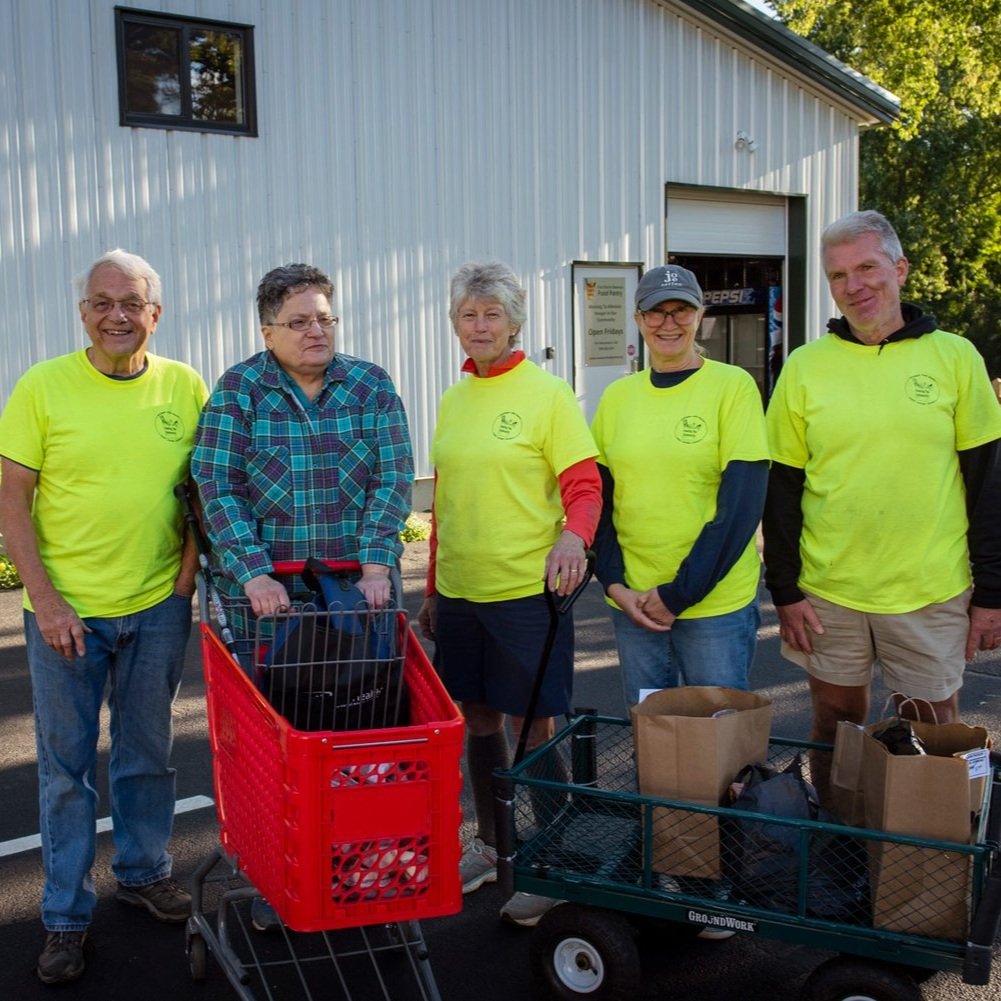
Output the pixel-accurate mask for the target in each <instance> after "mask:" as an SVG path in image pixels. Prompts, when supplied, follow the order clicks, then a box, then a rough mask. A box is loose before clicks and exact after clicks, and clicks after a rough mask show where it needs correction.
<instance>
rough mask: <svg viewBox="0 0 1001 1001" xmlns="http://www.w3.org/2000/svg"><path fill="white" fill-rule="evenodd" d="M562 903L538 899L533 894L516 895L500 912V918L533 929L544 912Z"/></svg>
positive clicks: (551, 899)
mask: <svg viewBox="0 0 1001 1001" xmlns="http://www.w3.org/2000/svg"><path fill="white" fill-rule="evenodd" d="M559 903H562V901H560V900H557V899H556V898H555V897H540V896H538V894H535V893H516V894H515V895H514V896H513V897H512V898H511V899H510V900H509V901H508V902H507V903H506V904H505V905H504V906H503V907H502V908H501V910H500V916H501V917H502V918H503V919H504V920H505V921H510V922H512V924H516V925H521V926H522V927H523V928H534V927H535V926H536V925H537V924H538V923H539V919H540V918H541V917H542V915H543V914H545V913H546V911H550V910H552V909H553V908H554V907H555V906H556V905H557V904H559Z"/></svg>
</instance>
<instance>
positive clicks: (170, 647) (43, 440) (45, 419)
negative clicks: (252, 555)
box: [0, 250, 207, 984]
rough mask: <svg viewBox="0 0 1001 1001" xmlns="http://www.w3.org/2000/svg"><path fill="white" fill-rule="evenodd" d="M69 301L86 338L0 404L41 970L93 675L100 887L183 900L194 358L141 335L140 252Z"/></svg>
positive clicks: (86, 817) (70, 882)
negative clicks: (180, 864)
mask: <svg viewBox="0 0 1001 1001" xmlns="http://www.w3.org/2000/svg"><path fill="white" fill-rule="evenodd" d="M79 310H80V319H81V321H82V322H83V326H84V329H85V330H86V331H87V335H88V336H89V338H90V346H89V347H87V348H86V349H85V350H81V351H75V352H73V353H71V354H68V355H63V356H61V357H59V358H52V359H50V360H48V361H43V362H40V363H39V364H37V365H35V366H33V367H32V368H31V369H29V370H28V372H27V373H25V375H24V376H22V378H21V379H20V380H19V382H18V383H17V385H16V386H15V387H14V391H13V393H12V394H11V398H10V401H9V402H8V404H7V407H6V409H5V410H4V413H3V416H2V418H0V455H2V478H0V529H2V531H3V535H4V541H5V542H6V544H7V549H8V551H9V553H10V556H11V558H12V560H13V561H14V563H15V565H16V566H17V569H18V572H19V574H20V576H21V579H22V580H23V581H24V586H25V596H24V608H25V611H24V628H25V641H26V646H27V653H28V667H29V669H30V672H31V685H32V692H33V698H34V708H35V733H36V741H37V748H38V776H39V810H40V831H41V836H42V862H43V865H44V867H45V877H46V878H45V891H44V894H43V897H42V923H43V924H44V926H45V929H46V931H47V933H48V934H47V936H46V941H45V946H44V948H43V950H42V953H41V955H40V956H39V958H38V966H37V972H38V976H39V978H40V979H41V980H42V981H43V982H44V983H47V984H58V983H65V982H67V981H71V980H76V979H77V978H78V977H79V976H80V975H81V974H82V973H83V971H84V954H83V947H84V941H85V939H86V937H87V928H88V926H89V924H90V920H91V916H92V913H93V910H94V906H95V904H96V902H97V895H96V893H95V890H94V879H93V876H92V875H91V867H92V865H93V862H94V854H95V840H96V839H95V822H96V820H97V793H96V792H95V789H94V785H95V781H96V777H95V771H96V768H97V743H98V737H99V735H100V709H101V703H102V700H103V698H104V693H105V688H106V687H107V689H108V691H109V694H108V706H109V709H110V733H111V756H110V761H109V766H108V773H109V785H110V790H111V795H110V798H111V813H112V823H113V836H114V842H115V855H114V858H113V859H112V863H111V867H112V871H113V872H114V874H115V877H116V879H117V880H118V891H117V897H118V899H119V900H120V901H122V902H124V903H127V904H131V905H133V906H136V907H142V908H144V909H145V910H147V911H149V913H150V914H151V915H152V916H153V917H155V918H157V919H158V920H160V921H167V922H176V923H183V922H184V921H186V920H187V917H188V915H189V913H190V911H191V897H190V895H189V894H188V892H187V891H186V890H185V889H183V888H182V887H180V886H179V885H178V884H177V883H175V882H174V881H173V880H172V879H171V878H170V874H171V864H172V859H171V856H170V855H169V854H168V852H167V843H168V840H169V838H170V833H171V827H172V824H173V815H174V770H173V768H171V767H170V766H169V761H170V751H171V744H172V730H171V705H172V703H173V700H174V697H175V696H176V694H177V690H178V687H179V686H180V682H181V672H182V670H183V666H184V652H185V647H186V645H187V640H188V635H189V633H190V630H191V595H192V594H193V592H194V575H195V566H196V563H195V553H194V550H193V549H190V548H189V549H187V550H183V547H182V539H183V524H184V523H183V518H182V512H181V510H180V506H179V504H178V502H177V500H176V498H175V496H174V493H173V490H174V487H175V486H177V485H178V484H179V483H183V482H184V481H185V480H186V479H187V477H188V460H189V455H190V452H191V445H192V441H193V440H194V434H195V428H196V426H197V423H198V414H199V411H200V410H201V407H202V404H203V403H204V402H205V397H206V395H207V392H206V388H205V383H204V382H203V381H202V378H201V376H199V375H198V373H197V372H195V371H194V370H193V369H191V368H189V367H188V366H187V365H184V364H182V363H181V362H176V361H168V360H167V359H164V358H160V357H158V356H156V355H153V354H151V353H150V352H149V351H148V350H147V348H148V346H149V341H150V338H151V337H152V336H153V333H154V331H155V330H156V326H157V323H158V322H159V319H160V313H161V306H160V278H159V276H158V275H157V273H156V272H155V271H154V270H153V268H152V267H150V265H149V264H148V263H147V262H146V261H144V260H143V259H142V258H141V257H137V256H136V255H135V254H129V253H126V252H125V251H123V250H113V251H110V252H109V253H107V254H105V255H104V256H102V257H100V258H99V259H98V260H97V261H95V262H94V264H93V265H91V267H90V269H89V270H88V271H87V272H86V274H85V275H84V277H83V278H82V279H81V281H80V301H79ZM182 550H183V558H182Z"/></svg>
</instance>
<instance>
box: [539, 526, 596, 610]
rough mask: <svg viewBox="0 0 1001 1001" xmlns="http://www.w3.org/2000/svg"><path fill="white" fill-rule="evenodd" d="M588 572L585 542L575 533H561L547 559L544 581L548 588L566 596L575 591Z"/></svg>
mask: <svg viewBox="0 0 1001 1001" xmlns="http://www.w3.org/2000/svg"><path fill="white" fill-rule="evenodd" d="M585 570H587V553H586V552H585V550H584V540H583V539H582V538H581V537H580V536H579V535H574V533H573V532H566V531H564V532H561V533H560V537H559V538H558V539H557V540H556V542H555V544H554V545H553V548H552V549H550V550H549V555H548V556H547V557H546V572H545V576H544V578H543V579H544V580H545V582H546V587H548V588H549V590H550V591H555V592H556V593H557V594H560V595H565V594H569V593H570V592H571V591H573V590H574V588H575V587H577V585H578V584H579V583H580V582H581V581H582V580H583V579H584V572H585Z"/></svg>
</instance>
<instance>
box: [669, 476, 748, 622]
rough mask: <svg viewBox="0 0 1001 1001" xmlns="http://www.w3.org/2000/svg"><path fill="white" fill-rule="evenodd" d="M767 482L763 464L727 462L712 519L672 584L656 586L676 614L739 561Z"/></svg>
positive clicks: (707, 590)
mask: <svg viewBox="0 0 1001 1001" xmlns="http://www.w3.org/2000/svg"><path fill="white" fill-rule="evenodd" d="M767 483H768V460H767V459H761V460H759V461H756V462H745V461H742V460H734V461H733V462H729V463H727V466H726V469H724V470H723V474H722V476H721V477H720V483H719V488H718V490H717V493H716V514H715V516H714V518H713V520H712V521H710V522H707V523H706V524H705V525H703V526H702V531H701V532H699V535H698V537H697V538H696V540H695V542H694V543H693V544H692V548H691V551H690V552H689V554H688V555H687V556H686V557H685V558H684V559H683V560H682V561H681V566H680V567H678V572H677V574H675V577H674V580H672V581H670V582H669V583H665V584H661V585H659V586H658V587H657V594H659V595H660V600H661V601H662V602H664V605H665V606H666V607H667V608H668V609H669V610H670V611H672V612H673V613H674V614H675V615H680V614H681V613H682V612H684V611H685V610H686V609H688V608H691V607H692V605H697V604H698V603H699V602H700V601H702V599H703V598H705V597H706V595H708V594H709V592H710V591H712V589H713V588H714V587H715V586H716V585H717V584H718V583H719V582H720V581H721V580H722V579H723V578H724V577H725V576H726V575H727V574H728V573H729V572H730V570H731V569H733V565H734V564H735V563H736V562H737V560H739V559H740V555H741V553H743V552H744V550H745V549H746V548H747V544H748V542H750V541H751V539H752V538H753V537H754V533H755V532H756V531H757V528H758V522H759V521H761V510H762V508H763V507H764V503H765V490H766V485H767Z"/></svg>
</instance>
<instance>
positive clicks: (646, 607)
mask: <svg viewBox="0 0 1001 1001" xmlns="http://www.w3.org/2000/svg"><path fill="white" fill-rule="evenodd" d="M636 605H637V607H638V608H639V609H640V611H642V613H643V614H644V615H645V616H646V617H647V618H648V619H652V620H653V621H654V622H659V623H660V624H661V625H662V626H667V628H668V629H670V628H671V626H673V625H674V620H675V619H676V618H677V617H678V616H677V615H675V614H674V612H672V611H671V609H670V608H668V607H667V605H665V604H664V602H663V601H661V600H660V592H659V591H658V590H657V588H655V587H651V588H650V590H649V591H644V592H643V593H642V594H641V595H640V596H639V598H637V599H636Z"/></svg>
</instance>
